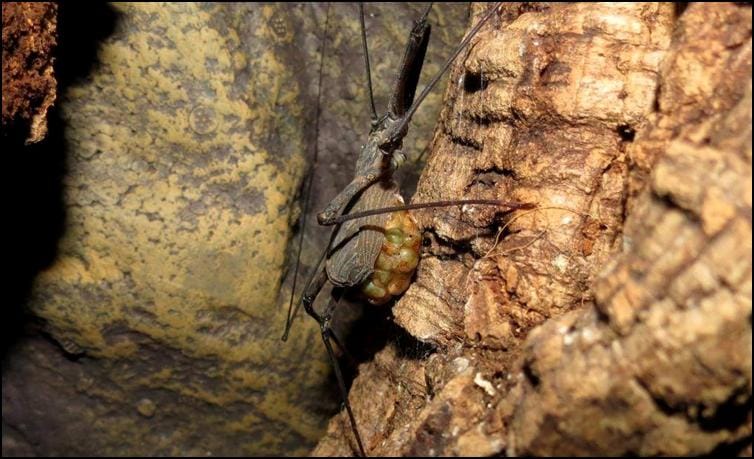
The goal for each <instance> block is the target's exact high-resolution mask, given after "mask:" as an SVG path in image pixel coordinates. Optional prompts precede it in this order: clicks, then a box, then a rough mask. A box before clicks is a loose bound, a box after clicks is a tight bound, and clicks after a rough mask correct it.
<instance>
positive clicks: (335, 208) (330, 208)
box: [317, 169, 382, 225]
mask: <svg viewBox="0 0 754 459" xmlns="http://www.w3.org/2000/svg"><path fill="white" fill-rule="evenodd" d="M381 177H382V171H381V170H380V169H369V170H368V171H366V173H365V174H364V175H357V176H356V177H355V178H354V179H353V180H351V183H349V184H348V185H346V187H345V188H343V191H341V192H340V193H338V195H337V196H335V198H334V199H333V200H332V201H330V204H328V205H327V207H326V208H325V210H323V211H322V212H320V213H318V214H317V221H318V222H319V224H320V225H332V224H333V223H332V221H333V219H334V218H336V217H337V216H338V215H340V214H341V213H342V212H343V208H344V207H346V206H347V205H348V203H349V202H351V199H352V198H353V197H354V196H356V194H357V193H358V192H359V191H361V190H363V189H364V188H366V187H368V186H369V185H371V184H373V183H375V182H376V181H377V180H379V179H380V178H381Z"/></svg>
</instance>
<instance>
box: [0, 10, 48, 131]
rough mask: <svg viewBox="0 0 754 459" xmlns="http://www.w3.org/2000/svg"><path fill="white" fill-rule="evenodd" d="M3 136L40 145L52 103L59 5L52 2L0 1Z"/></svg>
mask: <svg viewBox="0 0 754 459" xmlns="http://www.w3.org/2000/svg"><path fill="white" fill-rule="evenodd" d="M2 8H3V122H2V125H3V133H4V135H8V132H9V131H11V130H14V129H16V130H19V131H23V132H20V133H19V137H20V138H23V139H25V140H26V142H28V143H34V142H39V141H40V140H42V139H43V138H44V136H45V134H47V112H48V110H49V109H50V107H52V105H53V104H54V103H55V97H56V94H57V90H56V89H57V87H56V86H57V81H56V79H55V72H54V69H53V63H54V62H55V46H56V44H57V36H56V28H57V11H58V6H57V5H56V4H55V3H52V2H38V3H32V2H7V3H6V2H3V7H2Z"/></svg>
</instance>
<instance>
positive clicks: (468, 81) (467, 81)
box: [463, 72, 490, 93]
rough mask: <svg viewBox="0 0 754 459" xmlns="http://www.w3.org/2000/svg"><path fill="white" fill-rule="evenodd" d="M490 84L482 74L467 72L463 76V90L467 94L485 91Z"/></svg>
mask: <svg viewBox="0 0 754 459" xmlns="http://www.w3.org/2000/svg"><path fill="white" fill-rule="evenodd" d="M489 84H490V82H489V80H488V79H486V78H485V77H484V75H482V74H480V73H471V72H466V73H465V74H464V76H463V90H464V91H465V92H467V93H475V92H479V91H484V90H485V89H487V86H489Z"/></svg>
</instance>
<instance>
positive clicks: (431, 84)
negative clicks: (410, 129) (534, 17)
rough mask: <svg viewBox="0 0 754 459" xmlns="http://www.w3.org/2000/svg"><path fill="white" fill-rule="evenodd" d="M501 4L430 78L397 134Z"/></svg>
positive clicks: (480, 22) (498, 4)
mask: <svg viewBox="0 0 754 459" xmlns="http://www.w3.org/2000/svg"><path fill="white" fill-rule="evenodd" d="M499 6H500V3H499V2H498V3H495V4H494V5H493V6H492V8H490V10H489V11H488V12H487V13H485V15H484V16H483V17H482V19H481V20H480V21H479V22H478V23H477V24H476V25H475V26H474V28H473V29H471V32H469V34H468V35H467V36H466V38H464V40H463V41H462V42H461V44H460V45H458V47H457V48H456V50H455V51H454V52H453V54H452V55H451V56H450V58H449V59H448V60H447V61H446V62H445V65H443V67H442V69H440V71H439V72H438V73H437V75H435V76H434V78H432V80H430V82H429V83H427V86H425V87H424V90H422V92H421V94H419V97H418V98H417V99H416V100H415V101H414V103H413V105H411V108H409V109H408V112H407V113H406V115H405V116H404V117H403V120H402V121H401V124H399V125H398V126H397V128H396V129H395V133H396V135H397V134H399V133H401V132H403V129H405V127H406V126H407V125H408V123H409V122H410V121H411V117H412V116H414V113H415V112H416V109H418V108H419V105H421V103H422V101H424V98H426V97H427V94H429V92H430V91H431V90H432V88H434V87H435V85H436V84H437V82H439V81H440V78H442V76H443V74H444V73H445V71H446V70H448V68H449V67H450V65H451V64H452V63H453V61H454V60H455V59H456V57H458V55H459V54H461V51H463V49H464V48H465V47H466V46H467V45H468V44H469V42H470V41H471V40H472V39H473V38H474V36H476V33H477V32H479V29H481V28H482V26H483V25H484V24H485V23H487V21H488V20H489V19H490V18H491V17H492V16H493V14H494V13H495V11H496V10H497V9H498V7H499Z"/></svg>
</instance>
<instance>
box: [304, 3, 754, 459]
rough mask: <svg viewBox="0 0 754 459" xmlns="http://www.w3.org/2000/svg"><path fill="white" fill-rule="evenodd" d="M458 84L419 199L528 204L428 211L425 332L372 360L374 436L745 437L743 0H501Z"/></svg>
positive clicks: (631, 445)
mask: <svg viewBox="0 0 754 459" xmlns="http://www.w3.org/2000/svg"><path fill="white" fill-rule="evenodd" d="M479 9H481V7H480V8H479ZM479 9H478V10H479ZM478 10H477V11H478ZM445 107H446V108H445V110H444V112H443V116H442V121H441V124H440V125H439V127H438V129H437V130H436V134H435V138H434V142H433V145H432V154H431V157H430V159H429V160H428V164H427V167H426V169H425V171H424V173H423V175H422V178H421V180H420V183H419V187H418V192H417V194H416V196H414V199H413V200H414V201H415V202H425V201H430V200H438V199H454V198H462V197H485V198H495V197H496V198H500V199H508V200H518V201H524V202H531V203H535V204H536V205H537V209H534V210H526V211H517V212H514V213H512V214H503V213H502V212H501V211H500V210H496V209H489V208H485V209H482V208H479V207H474V208H472V207H471V206H469V207H468V208H465V209H451V210H446V211H440V210H434V211H425V212H421V213H418V218H419V221H420V223H421V225H422V226H423V227H424V229H425V236H427V237H428V240H429V241H430V242H431V243H430V244H429V246H428V247H427V251H426V254H425V255H424V258H423V259H422V262H421V263H420V269H419V273H418V276H417V280H416V282H415V284H414V285H413V286H412V287H411V288H410V289H409V291H408V292H407V293H406V294H405V296H404V297H403V298H402V299H401V300H400V301H399V302H398V303H397V304H396V305H395V307H394V309H393V313H394V318H395V322H396V323H398V324H399V325H400V326H401V327H403V328H404V329H405V330H407V331H408V333H409V334H411V335H412V336H413V337H415V338H417V339H418V340H419V341H421V342H424V343H428V344H429V345H427V344H421V345H420V344H419V343H418V342H416V341H411V340H409V339H405V338H404V339H401V340H395V341H392V342H390V343H389V344H388V345H387V346H386V347H385V348H384V349H383V350H381V351H380V352H378V353H377V354H376V355H375V357H374V359H373V361H371V362H368V363H366V364H363V365H361V367H360V368H359V376H358V377H357V378H356V380H355V381H354V383H353V386H352V388H351V392H350V401H351V404H352V405H353V408H354V411H355V416H356V418H357V421H358V424H359V430H360V433H361V436H362V439H363V440H364V442H365V447H366V449H367V452H368V453H369V454H371V455H495V454H507V455H535V456H536V455H569V454H574V455H600V454H607V455H633V454H640V455H698V454H706V453H711V452H716V451H718V452H719V451H728V452H732V453H741V452H744V453H745V452H746V451H747V448H749V449H748V451H750V439H751V393H752V383H751V356H752V355H751V354H752V351H751V349H752V348H751V346H752V343H751V330H752V329H751V275H752V274H751V235H752V230H751V193H752V174H751V141H752V137H751V7H750V6H749V5H736V4H723V5H712V4H692V5H689V6H688V7H687V8H685V9H682V8H678V7H674V6H672V5H663V4H611V5H593V4H590V5H578V4H577V5H536V4H527V5H526V6H521V5H512V6H505V7H504V8H503V9H502V11H501V13H500V15H499V19H498V20H497V22H496V23H495V24H494V26H493V27H490V28H487V29H485V31H484V32H482V33H480V36H479V37H478V39H477V40H476V41H475V44H473V45H472V47H471V49H470V50H469V52H468V54H467V56H465V58H464V59H463V60H462V61H461V62H460V63H458V65H456V67H455V69H454V71H453V74H452V76H451V85H450V87H449V88H448V90H447V93H446V106H445ZM354 446H355V443H354V440H353V435H352V433H351V430H350V427H349V425H348V423H347V421H346V418H345V416H344V415H343V414H342V413H341V415H339V416H337V417H335V418H334V419H333V420H332V421H331V423H330V426H329V429H328V434H327V436H326V437H325V438H324V439H323V440H322V441H321V442H320V444H319V445H318V447H317V448H316V449H315V451H314V453H315V454H317V455H344V454H353V452H354Z"/></svg>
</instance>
